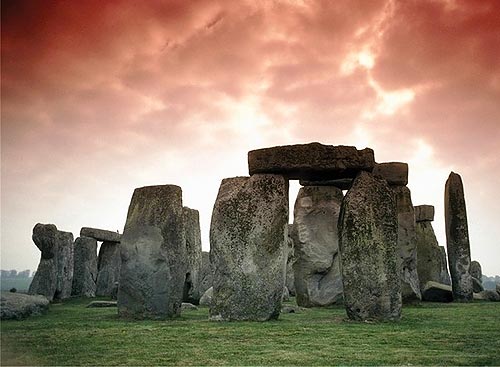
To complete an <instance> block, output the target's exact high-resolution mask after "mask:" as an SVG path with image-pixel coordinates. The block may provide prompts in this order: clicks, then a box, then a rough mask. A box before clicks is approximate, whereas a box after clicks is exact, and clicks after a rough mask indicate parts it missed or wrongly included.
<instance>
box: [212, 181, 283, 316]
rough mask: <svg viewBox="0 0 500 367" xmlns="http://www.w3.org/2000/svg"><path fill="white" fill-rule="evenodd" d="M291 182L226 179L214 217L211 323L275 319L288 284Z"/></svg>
mask: <svg viewBox="0 0 500 367" xmlns="http://www.w3.org/2000/svg"><path fill="white" fill-rule="evenodd" d="M287 224H288V181H287V180H286V179H285V178H284V177H283V176H279V175H261V174H258V175H253V176H252V177H236V178H228V179H224V180H223V181H222V183H221V186H220V189H219V193H218V195H217V200H216V202H215V205H214V210H213V213H212V222H211V226H210V260H211V262H212V265H213V269H214V290H213V300H212V307H211V308H210V318H211V319H212V320H254V321H265V320H269V319H276V318H278V316H279V313H280V310H281V298H282V296H283V287H284V285H285V267H286V246H287V244H286V236H287Z"/></svg>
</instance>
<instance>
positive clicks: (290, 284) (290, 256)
mask: <svg viewBox="0 0 500 367" xmlns="http://www.w3.org/2000/svg"><path fill="white" fill-rule="evenodd" d="M292 231H293V224H289V225H288V238H287V260H286V279H285V285H286V287H287V289H288V293H289V294H290V296H295V275H294V272H293V264H294V263H295V245H294V243H293V239H292V237H291V236H292Z"/></svg>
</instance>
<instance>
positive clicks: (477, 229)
mask: <svg viewBox="0 0 500 367" xmlns="http://www.w3.org/2000/svg"><path fill="white" fill-rule="evenodd" d="M1 51H2V75H1V78H2V111H1V114H2V123H1V143H2V144H1V153H2V156H1V163H2V167H1V173H2V178H1V185H2V187H1V200H2V201H1V222H2V227H1V235H2V244H1V254H2V259H1V265H2V268H4V269H9V268H18V269H21V268H31V269H35V268H36V266H37V264H38V259H39V252H38V250H37V248H36V247H35V246H34V244H33V243H32V241H31V230H32V227H33V226H34V224H35V223H37V222H42V223H55V224H56V225H57V226H58V228H60V229H63V230H70V231H72V232H73V233H74V234H75V236H76V235H78V233H79V229H80V227H82V226H97V227H103V228H108V229H112V230H120V232H121V231H122V230H123V225H124V222H125V218H126V212H127V208H128V204H129V201H130V198H131V195H132V192H133V189H134V188H135V187H139V186H145V185H154V184H166V183H173V184H178V185H180V186H182V188H183V195H184V204H185V205H188V206H190V207H192V208H196V209H199V210H200V215H201V221H202V223H201V224H202V232H203V247H204V248H205V249H208V248H209V243H208V229H209V223H210V215H211V210H212V206H213V203H214V200H215V197H216V194H217V190H218V186H219V183H220V180H221V179H222V178H224V177H232V176H237V175H246V174H248V171H247V161H246V153H247V151H248V150H250V149H256V148H260V147H265V146H273V145H281V144H293V143H303V142H311V141H320V142H322V143H325V144H333V145H339V144H343V145H356V146H357V147H358V148H364V147H365V146H368V147H371V148H373V149H374V150H375V158H376V160H377V161H378V162H383V161H404V162H408V163H409V164H410V184H409V187H410V188H411V190H412V193H413V202H414V204H415V205H418V204H432V205H435V206H436V209H437V213H436V221H435V222H434V228H435V230H436V234H437V236H438V239H439V241H440V244H442V245H444V244H445V237H444V226H443V222H444V214H443V195H444V194H443V193H444V183H445V181H446V178H447V176H448V174H449V172H450V171H451V170H453V171H455V172H458V173H460V174H461V175H462V178H463V181H464V186H465V192H466V199H467V204H468V208H467V209H468V217H469V229H470V239H471V251H472V257H473V259H477V260H479V261H480V262H481V264H482V265H483V272H484V273H486V274H489V275H492V274H500V265H499V263H498V259H500V246H499V245H498V241H499V240H498V239H499V238H500V226H499V224H498V223H499V221H500V214H499V213H500V200H499V199H498V192H499V191H498V188H499V187H500V155H499V151H498V147H499V145H500V2H498V1H497V0H482V1H458V0H457V1H451V0H450V1H444V0H433V1H429V0H418V1H416V0H415V1H391V0H370V1H353V0H349V1H347V0H346V1H271V0H269V1H263V0H262V1H248V2H245V1H162V2H160V1H97V0H96V1H42V0H41V1H19V0H9V1H5V0H3V1H2V45H1ZM297 187H298V184H296V183H292V185H291V192H290V195H291V196H290V197H291V202H292V205H293V201H294V200H295V195H296V192H297Z"/></svg>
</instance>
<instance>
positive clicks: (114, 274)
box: [95, 241, 122, 297]
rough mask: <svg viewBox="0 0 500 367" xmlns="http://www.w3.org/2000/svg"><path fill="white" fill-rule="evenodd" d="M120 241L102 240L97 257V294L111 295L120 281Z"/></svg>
mask: <svg viewBox="0 0 500 367" xmlns="http://www.w3.org/2000/svg"><path fill="white" fill-rule="evenodd" d="M121 264H122V260H121V258H120V243H119V242H108V241H104V242H103V243H102V244H101V248H100V249H99V256H98V257H97V282H96V291H95V294H96V295H97V296H104V297H112V296H113V292H114V291H115V288H116V285H115V283H118V282H119V281H120V267H121Z"/></svg>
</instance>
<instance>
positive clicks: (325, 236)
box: [293, 186, 343, 307]
mask: <svg viewBox="0 0 500 367" xmlns="http://www.w3.org/2000/svg"><path fill="white" fill-rule="evenodd" d="M342 199H343V194H342V190H340V189H338V188H336V187H334V186H306V187H302V188H301V189H300V190H299V193H298V195H297V200H296V201H295V207H294V225H293V231H294V234H293V238H295V242H294V246H295V263H294V265H293V269H294V278H295V292H296V296H297V304H298V305H299V306H303V307H313V306H328V305H331V304H333V303H335V302H338V301H341V300H342V275H341V272H340V253H339V237H338V229H337V224H338V219H339V214H340V205H341V204H342Z"/></svg>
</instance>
